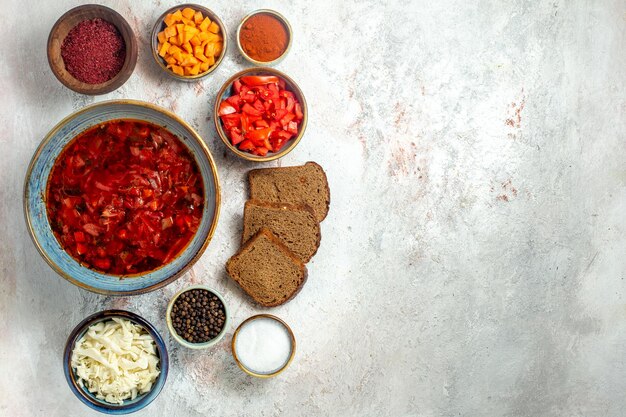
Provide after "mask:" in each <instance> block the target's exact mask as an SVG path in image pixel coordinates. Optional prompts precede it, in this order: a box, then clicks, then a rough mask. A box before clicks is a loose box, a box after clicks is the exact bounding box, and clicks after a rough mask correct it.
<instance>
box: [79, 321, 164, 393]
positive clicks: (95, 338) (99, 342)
mask: <svg viewBox="0 0 626 417" xmlns="http://www.w3.org/2000/svg"><path fill="white" fill-rule="evenodd" d="M72 368H74V369H75V370H76V375H77V376H78V384H79V385H80V386H81V387H84V386H86V387H87V389H88V390H89V392H91V393H94V394H95V395H96V398H98V399H100V400H105V401H106V402H109V403H112V404H122V403H123V402H124V400H125V399H128V398H130V399H131V400H134V399H135V398H136V397H137V395H139V394H143V393H146V392H148V391H150V389H151V388H152V384H153V383H154V381H155V380H156V378H157V377H158V376H159V373H160V372H161V371H160V370H159V357H158V356H157V354H156V344H155V342H154V340H152V336H150V334H148V333H147V332H146V331H145V330H144V328H143V327H141V326H139V325H137V324H134V323H133V322H131V321H130V320H126V319H122V318H117V317H115V318H113V319H111V320H108V321H104V322H100V323H96V324H94V325H93V326H91V327H89V329H88V330H87V333H85V335H84V336H83V337H81V338H80V340H78V341H77V342H76V345H75V346H74V351H73V352H72Z"/></svg>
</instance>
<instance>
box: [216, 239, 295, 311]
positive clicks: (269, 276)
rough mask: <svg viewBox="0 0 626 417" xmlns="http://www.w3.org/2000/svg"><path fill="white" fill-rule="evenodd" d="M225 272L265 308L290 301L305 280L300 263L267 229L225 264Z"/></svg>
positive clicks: (249, 241)
mask: <svg viewBox="0 0 626 417" xmlns="http://www.w3.org/2000/svg"><path fill="white" fill-rule="evenodd" d="M226 271H227V272H228V275H230V277H231V278H232V279H233V280H235V282H237V284H239V286H240V287H241V288H242V289H243V290H244V291H245V292H246V293H248V295H250V297H252V298H253V299H254V300H255V301H256V302H257V303H259V304H261V305H263V306H265V307H275V306H278V305H281V304H284V303H286V302H287V301H289V300H291V299H292V298H293V297H295V296H296V294H298V292H300V290H301V289H302V286H303V285H304V283H305V282H306V279H307V270H306V267H305V266H304V264H303V263H302V261H301V260H300V259H299V258H298V257H297V256H296V255H294V254H293V253H292V252H291V251H290V250H289V249H288V248H287V247H286V246H285V245H284V244H283V243H282V242H281V241H280V239H278V238H277V237H276V236H274V234H272V232H270V230H269V229H267V228H262V229H261V230H259V231H258V232H257V233H256V234H255V235H254V236H253V237H252V238H251V239H250V240H248V242H247V243H246V244H245V245H244V246H243V247H242V248H241V249H240V250H239V252H237V254H235V255H233V256H232V257H231V258H230V259H229V260H228V262H226Z"/></svg>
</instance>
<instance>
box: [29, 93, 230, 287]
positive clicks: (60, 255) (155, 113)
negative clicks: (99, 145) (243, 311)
mask: <svg viewBox="0 0 626 417" xmlns="http://www.w3.org/2000/svg"><path fill="white" fill-rule="evenodd" d="M116 119H135V120H141V121H146V122H150V123H154V124H156V125H159V126H164V127H166V128H167V129H168V130H169V131H170V132H172V133H173V134H175V135H176V136H177V137H178V138H179V139H180V140H181V141H182V142H183V143H184V144H185V145H186V146H187V148H188V149H189V151H190V152H191V154H192V155H193V156H194V158H195V160H196V162H197V163H198V167H199V168H200V173H201V175H202V182H203V185H204V212H203V214H202V221H201V223H200V227H199V228H198V231H197V232H196V234H195V236H194V237H193V239H192V240H191V242H190V243H189V244H188V245H187V247H186V248H185V249H184V250H183V251H182V252H181V253H180V254H179V255H178V256H177V257H176V258H175V259H174V260H172V261H171V262H170V263H168V264H166V265H164V266H162V267H160V268H159V269H156V270H152V271H148V272H145V273H142V274H136V275H133V276H130V277H128V278H127V276H124V279H121V278H120V276H118V275H108V274H104V273H102V272H98V271H95V270H93V269H89V268H87V267H85V266H83V265H81V264H80V262H78V261H77V260H76V259H74V258H72V257H71V256H70V255H69V254H68V253H67V252H66V251H65V250H64V249H63V248H62V247H61V245H60V244H59V242H58V241H57V239H56V237H55V236H54V233H53V232H52V228H51V227H50V223H49V221H48V216H47V214H46V187H47V183H48V177H49V175H50V172H51V170H52V167H53V165H54V162H55V161H56V159H57V157H58V156H59V154H60V153H61V151H62V150H63V149H64V148H65V147H66V145H67V144H68V143H69V142H70V141H71V140H72V139H73V138H75V137H76V136H77V135H79V134H80V133H82V132H84V131H85V130H87V129H89V128H91V127H92V126H95V125H98V124H101V123H105V122H107V121H110V120H116ZM219 208H220V188H219V180H218V176H217V170H216V168H215V163H214V162H213V157H212V156H211V153H210V152H209V150H208V148H207V146H206V144H205V143H204V141H203V140H202V138H200V136H198V134H197V133H196V132H195V131H194V130H193V128H192V127H191V126H189V125H188V124H187V123H185V122H184V121H183V120H181V119H180V118H178V117H177V116H176V115H174V114H173V113H170V112H169V111H167V110H165V109H163V108H160V107H157V106H155V105H152V104H149V103H144V102H141V101H134V100H113V101H104V102H100V103H97V104H94V105H91V106H88V107H85V108H83V109H81V110H79V111H77V112H76V113H74V114H71V115H70V116H68V117H66V118H65V119H63V120H61V122H59V124H57V125H56V126H55V127H54V128H53V129H52V130H51V131H50V132H49V133H48V134H47V135H46V137H45V138H44V140H43V141H42V142H41V145H39V148H37V151H36V152H35V155H34V156H33V159H32V161H31V163H30V166H29V167H28V171H27V173H26V182H25V185H24V211H25V216H26V223H27V226H28V230H29V231H30V235H31V237H32V239H33V242H34V243H35V246H36V247H37V249H38V250H39V253H41V255H42V256H43V258H44V259H45V260H46V262H48V264H49V265H50V266H51V267H52V268H53V269H54V270H55V271H56V272H57V273H59V274H60V275H61V276H62V277H63V278H65V279H67V280H68V281H70V282H72V283H73V284H75V285H78V286H79V287H81V288H84V289H87V290H89V291H93V292H97V293H100V294H106V295H134V294H142V293H146V292H149V291H153V290H156V289H158V288H161V287H163V286H165V285H167V284H169V283H170V282H172V281H174V280H175V279H176V278H178V277H180V276H181V275H183V274H184V273H185V271H187V269H189V268H190V267H191V266H192V265H193V264H194V263H195V262H196V261H197V260H198V259H199V258H200V256H201V255H202V253H203V252H204V250H205V249H206V247H207V245H208V244H209V241H210V240H211V237H212V236H213V232H214V231H215V227H216V225H217V219H218V217H219Z"/></svg>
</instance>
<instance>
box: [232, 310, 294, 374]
mask: <svg viewBox="0 0 626 417" xmlns="http://www.w3.org/2000/svg"><path fill="white" fill-rule="evenodd" d="M232 351H233V358H234V359H235V362H236V363H237V365H238V366H239V367H240V368H241V369H242V370H243V371H244V372H245V373H247V374H248V375H252V376H255V377H257V378H271V377H274V376H276V375H278V374H280V373H281V372H283V371H284V370H285V369H287V367H288V366H289V364H290V363H291V361H292V360H293V357H294V355H295V353H296V338H295V336H294V335H293V331H291V328H290V327H289V326H288V325H287V323H285V322H284V321H282V320H281V319H279V318H278V317H276V316H273V315H271V314H257V315H256V316H252V317H249V318H247V319H246V320H244V321H243V323H241V324H240V325H239V327H237V330H235V333H234V334H233V341H232Z"/></svg>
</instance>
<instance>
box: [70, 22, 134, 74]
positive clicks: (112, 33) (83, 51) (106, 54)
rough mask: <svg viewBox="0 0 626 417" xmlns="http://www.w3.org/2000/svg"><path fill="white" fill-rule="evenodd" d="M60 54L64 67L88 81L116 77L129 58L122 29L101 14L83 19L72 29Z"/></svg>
mask: <svg viewBox="0 0 626 417" xmlns="http://www.w3.org/2000/svg"><path fill="white" fill-rule="evenodd" d="M61 57H62V58H63V62H64V63H65V69H67V71H68V72H69V73H70V74H72V76H73V77H74V78H76V79H77V80H79V81H82V82H84V83H87V84H101V83H104V82H107V81H109V80H110V79H111V78H113V77H115V76H116V75H117V74H118V73H119V72H120V70H121V69H122V66H123V65H124V61H125V58H126V44H125V42H124V38H123V37H122V35H121V34H120V31H119V30H118V29H117V28H116V27H115V25H113V24H112V23H110V22H107V21H106V20H102V19H100V18H96V19H91V20H83V21H82V22H80V23H79V24H77V25H76V26H74V27H73V28H72V30H70V31H69V33H68V34H67V36H66V37H65V39H64V40H63V45H61Z"/></svg>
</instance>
